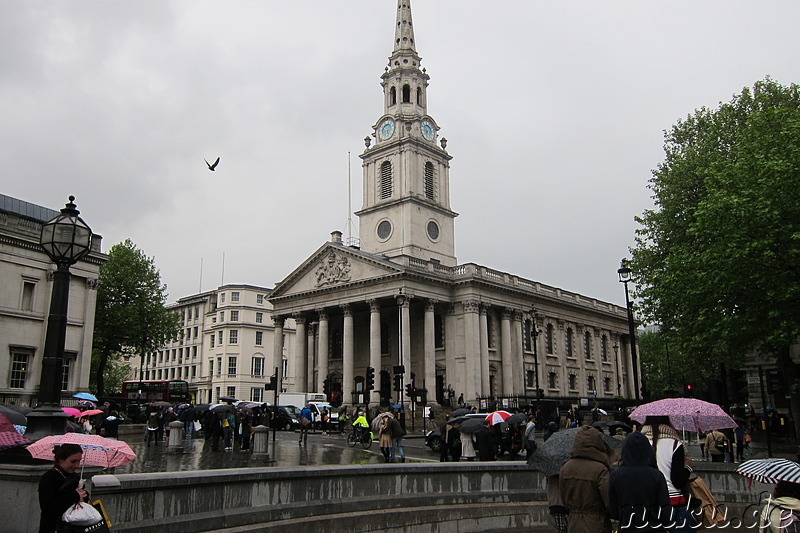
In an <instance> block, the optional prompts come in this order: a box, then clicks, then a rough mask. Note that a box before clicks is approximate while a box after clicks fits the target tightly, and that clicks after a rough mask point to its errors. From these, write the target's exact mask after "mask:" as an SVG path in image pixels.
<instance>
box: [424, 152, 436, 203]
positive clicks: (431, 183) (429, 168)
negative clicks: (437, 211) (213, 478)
mask: <svg viewBox="0 0 800 533" xmlns="http://www.w3.org/2000/svg"><path fill="white" fill-rule="evenodd" d="M435 176H436V175H435V173H434V171H433V163H431V162H430V161H428V162H426V163H425V198H427V199H428V200H435V199H436V179H435Z"/></svg>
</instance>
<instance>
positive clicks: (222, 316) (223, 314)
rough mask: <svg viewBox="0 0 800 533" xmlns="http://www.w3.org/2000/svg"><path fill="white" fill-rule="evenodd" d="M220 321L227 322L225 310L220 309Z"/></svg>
mask: <svg viewBox="0 0 800 533" xmlns="http://www.w3.org/2000/svg"><path fill="white" fill-rule="evenodd" d="M219 321H220V322H225V311H220V312H219Z"/></svg>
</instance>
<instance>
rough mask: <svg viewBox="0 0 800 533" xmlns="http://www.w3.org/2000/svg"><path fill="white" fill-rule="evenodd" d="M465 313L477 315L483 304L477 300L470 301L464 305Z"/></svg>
mask: <svg viewBox="0 0 800 533" xmlns="http://www.w3.org/2000/svg"><path fill="white" fill-rule="evenodd" d="M463 305H464V311H466V312H467V313H477V312H478V310H479V309H480V306H481V303H480V302H479V301H477V300H468V301H466V302H464V303H463Z"/></svg>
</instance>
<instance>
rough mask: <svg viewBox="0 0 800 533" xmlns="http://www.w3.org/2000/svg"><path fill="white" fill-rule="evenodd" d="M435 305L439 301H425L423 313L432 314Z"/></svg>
mask: <svg viewBox="0 0 800 533" xmlns="http://www.w3.org/2000/svg"><path fill="white" fill-rule="evenodd" d="M437 303H439V300H426V301H425V311H427V312H429V313H432V312H433V311H434V310H435V308H436V304H437Z"/></svg>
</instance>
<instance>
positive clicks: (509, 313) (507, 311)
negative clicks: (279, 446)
mask: <svg viewBox="0 0 800 533" xmlns="http://www.w3.org/2000/svg"><path fill="white" fill-rule="evenodd" d="M513 316H514V310H513V309H511V308H510V307H504V308H503V314H502V319H503V320H511V318H512V317H513Z"/></svg>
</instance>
